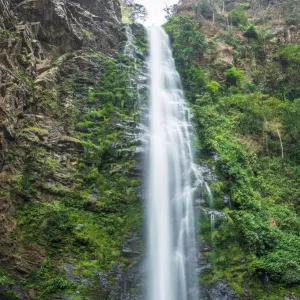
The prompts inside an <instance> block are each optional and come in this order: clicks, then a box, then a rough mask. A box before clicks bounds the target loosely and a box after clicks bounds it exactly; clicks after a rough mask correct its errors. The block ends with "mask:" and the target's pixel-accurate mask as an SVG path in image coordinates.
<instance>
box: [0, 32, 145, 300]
mask: <svg viewBox="0 0 300 300" xmlns="http://www.w3.org/2000/svg"><path fill="white" fill-rule="evenodd" d="M145 38H146V37H145V36H140V37H139V38H138V39H137V44H138V46H139V48H140V51H141V52H143V51H145V50H146V48H147V47H146V45H145ZM89 60H91V61H93V63H94V64H95V65H96V66H97V74H98V73H100V77H98V80H97V81H92V80H90V79H89V80H87V78H88V76H90V75H89V74H87V73H85V71H82V72H79V73H76V80H77V81H76V82H75V84H78V86H76V87H74V90H78V93H79V96H78V102H77V103H76V102H75V100H76V98H75V100H74V102H75V103H76V104H77V105H78V107H76V108H75V107H74V106H71V105H70V106H69V107H68V109H63V102H64V101H61V99H60V97H65V95H66V91H68V90H69V89H70V85H71V84H74V80H73V78H71V79H70V78H68V77H67V78H65V81H64V82H62V84H61V87H60V88H61V90H57V91H54V90H53V91H47V92H46V93H45V94H44V96H43V97H42V98H41V99H40V102H39V104H40V107H39V108H40V109H41V110H42V111H44V112H47V114H51V113H53V115H55V118H59V119H63V121H64V122H65V123H63V124H65V126H66V127H67V126H70V128H74V130H72V131H70V136H69V135H60V134H58V135H57V144H55V146H54V148H52V149H51V144H50V145H47V146H45V145H46V144H47V141H48V140H47V139H48V138H49V136H50V137H51V136H52V134H53V133H54V134H57V133H56V132H53V129H54V128H52V127H50V126H48V127H46V128H40V127H39V126H37V124H36V121H35V120H32V121H28V124H27V126H26V127H25V129H23V130H20V131H18V132H17V133H16V136H17V137H18V138H20V139H24V140H25V141H31V142H33V143H32V145H31V148H30V151H27V152H25V157H24V168H23V170H22V173H20V174H18V176H16V178H14V180H13V182H12V186H11V189H12V191H13V193H14V194H13V195H17V196H18V197H17V199H18V202H17V204H16V211H15V213H14V217H15V219H16V220H17V229H16V231H15V232H12V233H10V236H9V237H10V239H11V240H13V241H15V242H17V243H18V245H20V248H21V249H22V247H26V245H37V246H38V247H40V248H38V249H43V250H44V251H45V254H43V255H41V258H40V260H41V262H38V260H39V259H37V262H34V263H33V265H32V266H30V268H28V269H26V272H25V274H24V276H22V277H21V278H15V277H14V276H10V275H9V273H6V271H4V270H0V288H2V286H3V287H4V288H5V291H7V292H6V294H7V295H6V294H5V296H6V297H7V299H18V297H17V296H16V295H15V293H14V292H13V291H11V289H12V285H13V284H20V285H21V286H22V287H24V288H25V290H26V291H28V292H30V293H34V296H33V297H34V299H48V298H49V297H53V295H60V296H62V297H65V296H67V295H73V296H74V295H77V296H76V297H77V298H76V299H98V297H99V295H102V293H103V297H106V296H107V295H106V294H105V293H106V292H104V291H102V290H101V286H100V285H99V282H98V277H97V274H98V273H99V272H100V271H103V272H105V273H107V274H108V280H109V283H110V284H111V285H112V286H113V285H115V284H116V283H117V280H118V279H117V278H115V277H114V275H113V274H110V270H111V269H112V268H113V267H115V266H118V267H120V269H122V270H126V268H128V267H129V266H130V264H131V263H132V260H131V259H130V258H129V257H128V255H127V256H126V254H125V255H124V253H122V251H121V250H122V247H121V245H122V243H124V241H125V240H126V236H127V237H128V236H130V235H133V234H134V235H136V234H138V233H139V232H140V229H141V228H143V224H142V206H141V204H140V199H139V196H138V195H139V189H140V187H141V179H140V174H139V171H138V170H137V165H136V164H137V158H136V156H135V149H136V147H137V146H138V142H136V141H133V138H132V136H133V135H134V134H136V123H137V121H138V120H139V113H138V101H137V100H138V96H137V93H136V90H135V89H134V88H133V87H132V83H131V81H130V79H132V78H133V77H134V76H135V72H136V68H137V67H139V65H138V64H139V63H142V61H140V60H137V62H135V61H134V60H131V59H128V58H127V57H124V56H122V54H120V55H119V57H117V58H116V59H113V58H110V57H105V56H103V55H101V54H100V55H98V54H91V56H90V57H89ZM130 67H131V68H130ZM82 83H83V84H82ZM72 88H73V87H72ZM60 93H61V94H60ZM74 132H75V134H74ZM71 133H72V136H71ZM48 146H49V147H48ZM62 147H67V149H68V150H67V152H66V153H68V155H69V156H68V158H67V159H65V158H62V156H61V152H60V151H61V148H62ZM13 151H16V150H13V149H12V150H11V153H10V156H9V157H11V158H13V157H16V156H17V153H16V152H13ZM64 153H65V152H64ZM23 155H24V154H23ZM3 195H4V196H7V195H8V194H3ZM141 247H142V245H141ZM16 255H20V256H21V257H22V255H23V254H22V253H21V254H19V253H17V254H16ZM32 255H33V256H34V255H36V254H35V253H33V254H32ZM66 262H68V263H69V265H70V266H71V271H70V267H69V269H67V267H66V266H65V264H66ZM22 263H23V262H21V263H20V264H22ZM41 263H42V264H41ZM97 272H98V273H97ZM75 278H76V280H75ZM94 294H95V296H93V295H94ZM1 295H2V294H1Z"/></svg>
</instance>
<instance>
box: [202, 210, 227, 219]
mask: <svg viewBox="0 0 300 300" xmlns="http://www.w3.org/2000/svg"><path fill="white" fill-rule="evenodd" d="M198 212H199V213H200V214H202V215H205V216H211V215H213V216H215V217H216V218H227V217H228V214H226V213H221V212H218V211H216V210H206V209H204V208H199V209H198Z"/></svg>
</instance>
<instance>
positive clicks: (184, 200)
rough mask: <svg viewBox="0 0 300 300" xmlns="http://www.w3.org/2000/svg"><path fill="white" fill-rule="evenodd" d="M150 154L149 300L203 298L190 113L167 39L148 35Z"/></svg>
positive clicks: (155, 30) (155, 31) (159, 33)
mask: <svg viewBox="0 0 300 300" xmlns="http://www.w3.org/2000/svg"><path fill="white" fill-rule="evenodd" d="M148 36H149V42H150V58H149V77H150V84H149V89H150V91H149V97H150V147H149V148H150V149H149V172H148V201H147V211H146V212H147V224H148V264H147V267H148V268H147V269H148V278H147V287H148V288H147V290H148V292H147V299H148V300H196V299H198V288H197V275H196V266H197V263H196V243H195V225H194V203H193V200H194V199H193V198H194V193H195V192H196V190H197V189H198V184H199V183H200V180H198V179H197V174H195V167H194V164H193V157H192V147H191V137H190V136H191V134H190V131H191V120H190V118H191V114H190V112H189V109H188V107H187V105H186V102H185V99H184V94H183V90H182V87H181V82H180V77H179V74H178V73H177V71H176V68H175V63H174V59H173V57H172V52H171V48H170V45H169V38H168V35H167V34H166V33H165V32H164V30H163V29H162V28H161V27H155V26H153V27H151V28H149V30H148Z"/></svg>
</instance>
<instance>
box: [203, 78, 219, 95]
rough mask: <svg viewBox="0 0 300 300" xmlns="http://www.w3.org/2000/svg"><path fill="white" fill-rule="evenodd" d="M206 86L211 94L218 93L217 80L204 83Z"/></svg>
mask: <svg viewBox="0 0 300 300" xmlns="http://www.w3.org/2000/svg"><path fill="white" fill-rule="evenodd" d="M206 88H207V89H208V90H209V91H210V92H211V93H212V95H214V96H217V95H218V94H219V88H220V85H219V83H218V82H217V81H210V82H208V83H207V84H206Z"/></svg>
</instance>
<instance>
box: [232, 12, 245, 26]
mask: <svg viewBox="0 0 300 300" xmlns="http://www.w3.org/2000/svg"><path fill="white" fill-rule="evenodd" d="M228 16H229V19H230V20H231V22H232V24H233V25H235V26H239V25H243V26H246V25H247V22H248V17H247V14H246V13H245V11H244V10H243V9H241V8H238V9H233V10H232V11H230V12H229V15H228Z"/></svg>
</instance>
